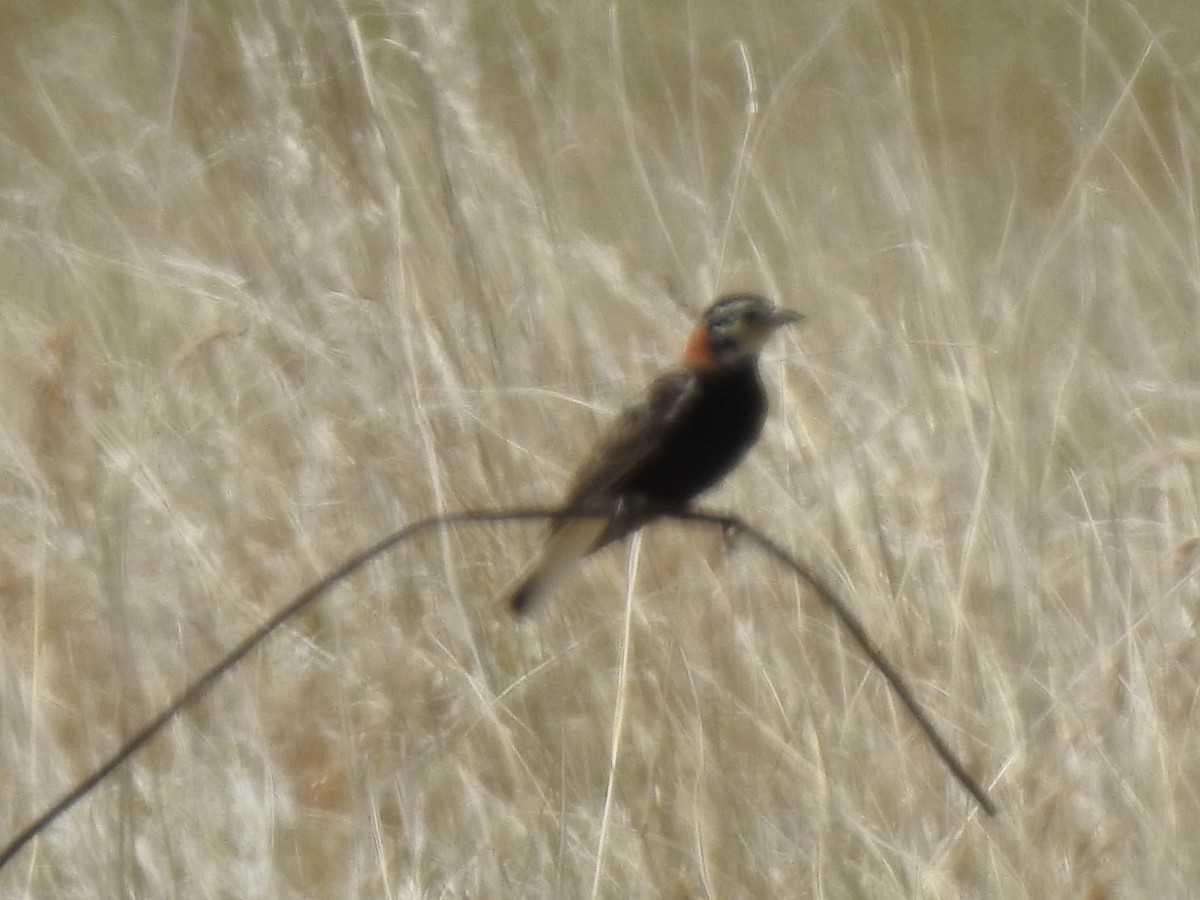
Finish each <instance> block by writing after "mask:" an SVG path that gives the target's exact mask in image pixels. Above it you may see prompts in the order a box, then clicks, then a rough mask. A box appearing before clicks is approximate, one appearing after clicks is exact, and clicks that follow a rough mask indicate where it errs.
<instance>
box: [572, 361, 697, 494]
mask: <svg viewBox="0 0 1200 900" xmlns="http://www.w3.org/2000/svg"><path fill="white" fill-rule="evenodd" d="M695 391H696V378H695V376H694V375H692V374H691V373H690V372H688V371H687V370H686V369H676V370H672V371H669V372H666V373H664V374H663V375H660V376H659V377H658V378H656V379H655V380H654V381H653V382H651V384H650V387H649V388H648V389H647V391H646V396H645V398H644V399H642V400H641V401H640V402H639V403H636V404H634V405H633V406H630V407H629V408H627V409H626V410H625V411H624V412H622V413H621V415H620V416H619V417H618V418H617V420H616V421H615V422H614V423H613V424H612V427H610V428H609V430H608V432H607V433H606V434H605V435H604V437H602V438H601V439H600V443H599V444H598V445H597V447H596V449H595V450H594V451H593V452H592V455H591V456H590V457H588V459H587V461H586V462H585V463H584V464H583V465H582V466H581V467H580V469H579V471H578V473H577V474H576V476H575V481H574V483H573V484H572V485H571V489H570V490H569V491H568V493H567V499H566V502H565V503H564V504H563V505H564V506H565V507H575V508H586V507H588V506H591V505H593V504H597V505H603V504H604V503H607V502H611V501H612V500H613V499H615V496H616V495H618V494H619V493H620V487H621V483H622V482H623V481H624V480H625V479H626V478H628V477H629V476H630V474H631V473H633V472H634V471H635V470H636V469H637V467H638V466H639V465H641V464H642V463H643V462H645V461H646V460H647V459H648V458H650V457H651V456H652V455H653V454H654V453H655V452H657V451H658V450H659V449H660V448H661V447H662V444H663V440H664V438H665V436H666V435H667V433H668V432H669V431H670V428H671V426H672V424H673V423H674V422H675V420H676V419H677V418H678V417H679V415H680V413H681V412H682V411H683V410H684V409H686V408H687V405H688V403H689V401H690V400H691V398H692V397H693V396H694V394H695Z"/></svg>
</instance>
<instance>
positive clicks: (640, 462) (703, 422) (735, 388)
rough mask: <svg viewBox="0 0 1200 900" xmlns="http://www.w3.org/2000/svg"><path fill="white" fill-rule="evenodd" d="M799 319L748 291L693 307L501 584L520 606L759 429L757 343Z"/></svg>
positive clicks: (686, 488)
mask: <svg viewBox="0 0 1200 900" xmlns="http://www.w3.org/2000/svg"><path fill="white" fill-rule="evenodd" d="M803 319H804V316H803V315H802V314H801V313H798V312H793V311H791V310H788V309H784V308H781V307H779V306H776V305H775V303H773V302H772V301H771V300H769V299H767V298H766V297H762V296H759V295H757V294H747V293H737V294H729V295H726V296H723V297H720V298H719V299H717V300H716V302H714V303H713V304H712V305H711V306H709V307H708V308H707V309H706V310H705V311H704V313H703V314H702V315H701V317H700V320H699V322H698V323H697V324H696V326H695V328H694V329H693V330H692V332H691V335H690V336H689V337H688V339H687V343H686V344H685V347H684V351H683V357H682V359H681V360H680V361H679V363H678V364H677V365H675V366H674V367H672V368H670V369H668V370H666V371H665V372H663V373H662V374H660V375H659V376H658V377H657V378H655V379H654V380H653V381H652V382H651V383H650V385H649V387H648V388H647V389H646V391H645V393H644V395H643V396H642V398H641V399H640V400H639V401H638V402H636V403H634V404H632V405H631V406H629V407H627V408H626V409H625V410H624V411H623V412H622V413H620V414H619V415H618V416H617V418H616V419H615V420H614V422H613V423H612V425H611V426H610V427H609V428H608V430H607V432H605V433H604V435H603V436H602V437H601V438H600V440H599V441H598V442H597V444H596V446H595V448H594V449H593V451H592V453H591V454H590V455H589V456H588V457H587V458H586V460H585V461H584V463H583V464H582V465H581V466H580V467H579V469H578V470H577V471H576V473H575V476H574V478H573V479H572V481H571V485H570V487H569V489H568V490H567V492H566V497H565V499H564V501H563V503H562V505H561V507H559V509H560V510H561V511H562V512H563V513H566V512H568V511H569V512H571V513H576V514H578V513H594V514H595V516H593V517H580V516H578V515H572V516H568V515H561V516H558V517H556V518H554V519H552V520H551V522H550V525H549V528H548V531H547V535H546V539H545V541H544V543H543V544H542V547H541V549H540V552H539V553H538V554H537V555H536V556H535V557H534V558H533V559H532V560H531V561H530V563H529V564H528V565H527V566H526V567H525V569H524V570H523V571H522V572H521V574H520V575H519V576H518V577H517V578H516V579H515V581H514V582H513V583H512V585H510V587H509V588H508V589H507V590H506V592H505V594H504V596H505V598H506V600H507V605H508V607H509V608H510V609H511V610H512V612H513V613H515V614H518V615H523V614H526V613H528V612H529V611H530V610H531V609H532V608H534V606H535V605H536V604H537V602H538V601H539V600H540V599H541V598H543V597H544V596H545V595H546V594H547V593H548V592H549V591H550V589H551V588H552V587H553V586H554V585H555V584H556V583H557V582H558V581H559V580H560V579H561V578H562V577H563V575H565V574H566V572H567V571H569V569H570V568H571V566H572V564H573V563H575V562H576V561H577V560H579V559H582V558H583V557H585V556H587V555H589V554H591V553H594V552H595V551H597V550H599V549H600V548H601V547H603V546H605V545H606V544H610V543H612V542H614V541H617V540H620V539H621V538H623V537H626V536H627V535H629V534H631V533H632V532H634V531H636V530H638V529H639V528H641V527H642V526H643V525H645V524H647V523H648V522H650V521H652V520H653V519H654V518H656V517H658V516H661V515H663V514H665V513H667V512H672V511H683V510H685V509H686V508H687V506H688V504H689V503H690V502H691V501H692V500H693V499H694V498H695V497H696V496H698V495H699V494H701V493H703V492H704V491H706V490H708V489H709V488H711V487H713V486H714V485H715V484H717V482H719V481H720V480H721V479H722V478H724V477H725V475H727V474H728V473H729V471H730V470H731V469H733V467H734V466H735V465H737V463H738V462H739V461H740V460H741V459H742V457H743V456H745V454H746V451H748V450H749V449H750V447H751V445H753V444H754V442H755V441H756V440H757V439H758V436H759V434H761V432H762V428H763V423H764V422H765V420H766V415H767V397H766V391H765V390H764V388H763V383H762V379H761V378H760V377H759V373H758V357H759V352H760V351H761V350H762V348H763V346H764V345H765V344H766V342H767V339H768V338H769V337H770V336H771V335H772V334H773V333H774V332H775V331H777V330H778V329H779V328H781V327H783V326H785V325H791V324H793V323H796V322H800V321H801V320H803Z"/></svg>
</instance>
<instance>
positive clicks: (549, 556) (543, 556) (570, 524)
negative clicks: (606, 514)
mask: <svg viewBox="0 0 1200 900" xmlns="http://www.w3.org/2000/svg"><path fill="white" fill-rule="evenodd" d="M608 524H609V523H608V521H607V520H606V519H572V520H569V521H563V522H561V523H560V524H559V525H558V527H556V528H555V529H554V531H552V532H551V533H550V536H549V537H548V538H547V539H546V543H545V545H544V546H543V547H542V549H541V552H540V553H538V555H537V556H536V557H534V558H533V560H532V561H531V562H530V563H529V565H527V566H526V567H525V570H524V571H523V572H522V573H521V574H520V575H518V576H517V578H516V580H514V581H513V583H512V584H511V585H510V586H509V588H508V590H507V591H506V592H505V594H504V596H505V605H507V606H508V608H509V609H511V610H512V611H513V612H514V613H515V614H517V615H524V614H525V613H528V612H529V611H530V610H531V609H532V608H533V607H534V606H535V605H536V604H537V602H538V601H539V600H540V599H542V598H543V597H545V596H546V594H548V593H549V592H550V589H551V588H552V587H554V585H556V584H557V583H558V582H559V581H560V580H562V577H563V576H564V575H565V574H566V573H567V571H568V570H569V569H570V568H571V566H572V564H574V563H575V562H576V560H579V559H582V558H583V557H585V556H587V555H588V554H589V553H591V552H592V551H593V550H595V549H596V542H597V541H598V540H599V539H600V536H601V535H602V534H603V533H604V530H605V528H607V527H608Z"/></svg>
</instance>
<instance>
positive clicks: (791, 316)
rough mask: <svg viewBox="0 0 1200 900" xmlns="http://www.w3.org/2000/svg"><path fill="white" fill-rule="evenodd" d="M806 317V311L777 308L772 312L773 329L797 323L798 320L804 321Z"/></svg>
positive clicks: (771, 323)
mask: <svg viewBox="0 0 1200 900" xmlns="http://www.w3.org/2000/svg"><path fill="white" fill-rule="evenodd" d="M804 318H805V316H804V313H798V312H793V311H792V310H790V309H776V310H775V311H774V312H773V313H771V318H770V325H771V330H772V331H774V330H775V329H776V328H782V327H783V326H784V325H795V324H796V323H797V322H803V321H804Z"/></svg>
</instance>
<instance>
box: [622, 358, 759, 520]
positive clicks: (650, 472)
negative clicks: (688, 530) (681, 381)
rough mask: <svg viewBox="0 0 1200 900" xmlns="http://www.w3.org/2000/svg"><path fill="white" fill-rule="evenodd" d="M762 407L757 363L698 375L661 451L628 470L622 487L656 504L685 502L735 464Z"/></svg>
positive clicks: (749, 441)
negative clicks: (691, 391)
mask: <svg viewBox="0 0 1200 900" xmlns="http://www.w3.org/2000/svg"><path fill="white" fill-rule="evenodd" d="M766 413H767V401H766V395H765V394H764V392H763V386H762V382H761V381H759V378H758V370H757V367H756V366H754V365H748V366H739V367H738V368H736V369H734V370H732V371H727V372H721V373H717V374H712V375H707V376H702V377H701V380H700V383H699V386H698V389H697V390H696V391H695V392H694V393H693V395H692V396H691V397H690V398H689V402H688V405H687V407H686V408H685V409H683V410H680V412H679V413H678V415H677V417H676V419H675V421H674V422H673V423H672V425H671V427H670V428H669V429H668V430H667V432H666V434H665V436H664V438H663V441H662V445H661V448H660V449H659V451H658V452H656V453H654V454H653V455H651V456H650V457H648V458H647V459H646V460H645V461H644V462H643V463H642V464H641V465H640V466H638V467H637V469H635V470H634V471H633V472H631V473H630V476H629V478H628V480H627V481H626V484H625V489H626V491H627V492H628V493H632V494H639V495H641V496H643V497H645V498H646V499H647V500H649V501H650V502H652V503H655V504H667V505H674V504H682V503H686V502H687V501H689V500H691V499H692V498H693V497H695V496H696V495H697V494H699V493H700V492H701V491H704V490H707V489H708V488H710V487H712V486H713V485H714V484H716V483H717V482H718V481H720V480H721V478H722V477H724V475H725V474H726V473H727V472H729V470H730V469H732V468H733V467H734V466H735V465H736V464H737V462H738V461H739V460H740V459H741V458H742V457H743V456H744V455H745V453H746V451H747V450H749V449H750V446H751V445H752V444H753V443H754V442H755V440H757V439H758V435H759V433H760V432H761V431H762V426H763V420H764V419H765V417H766Z"/></svg>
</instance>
